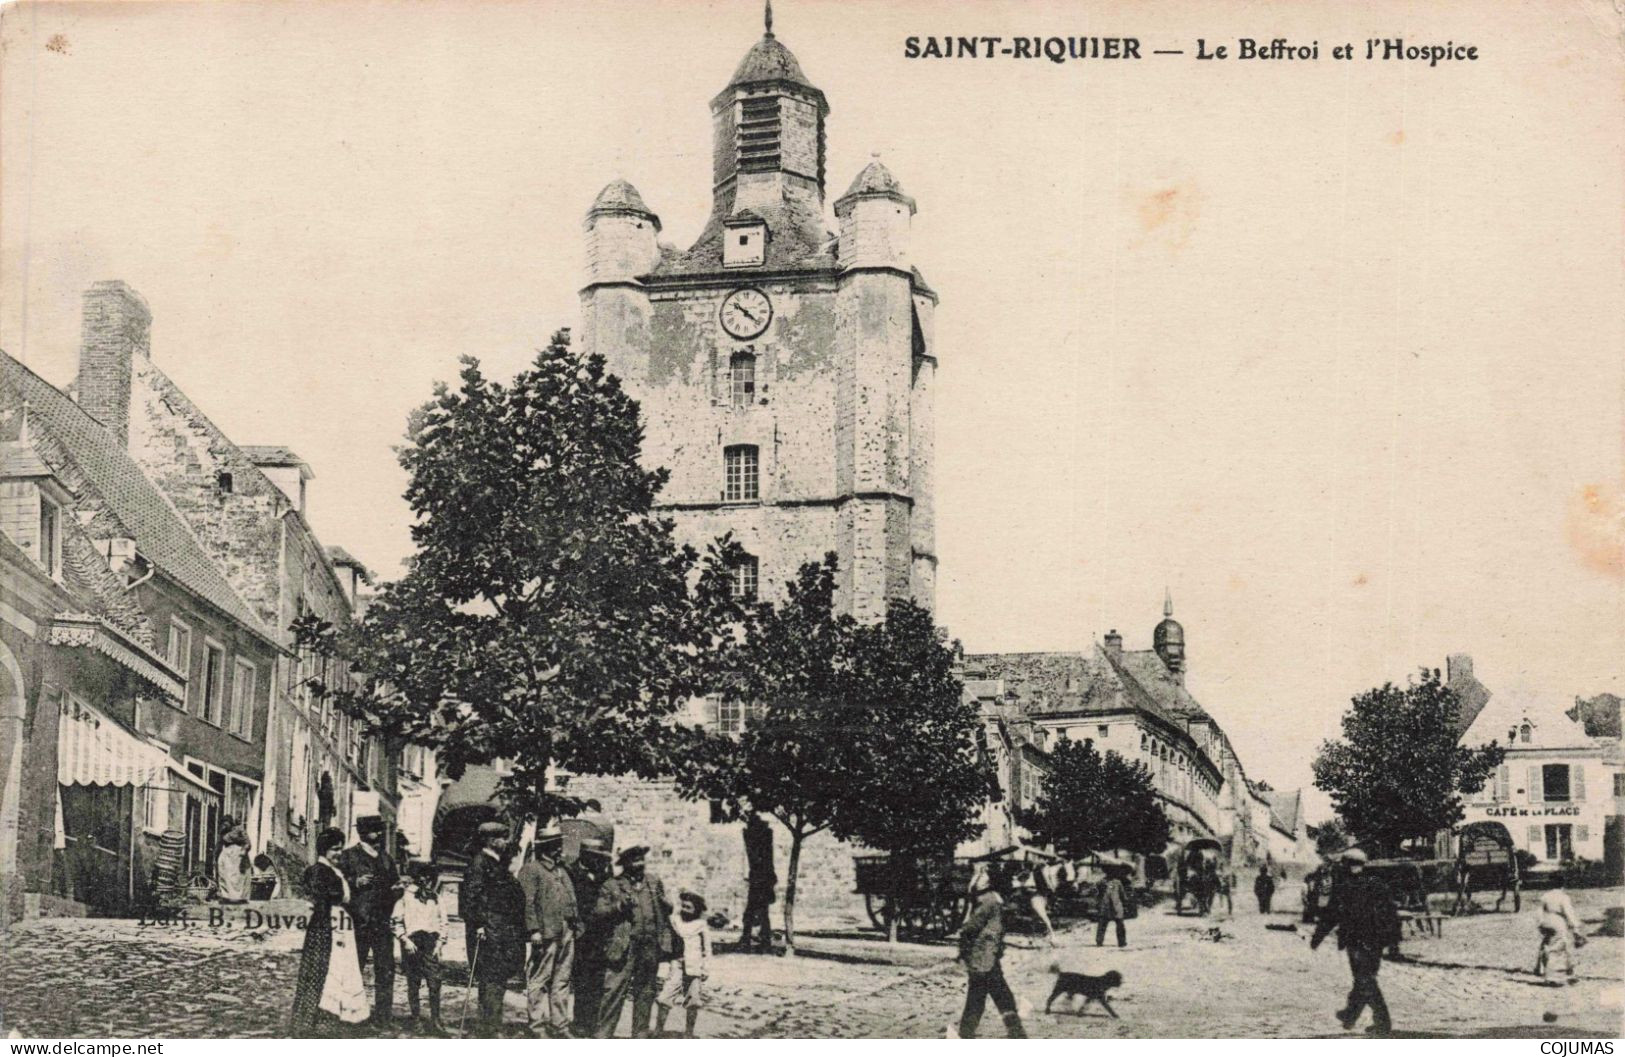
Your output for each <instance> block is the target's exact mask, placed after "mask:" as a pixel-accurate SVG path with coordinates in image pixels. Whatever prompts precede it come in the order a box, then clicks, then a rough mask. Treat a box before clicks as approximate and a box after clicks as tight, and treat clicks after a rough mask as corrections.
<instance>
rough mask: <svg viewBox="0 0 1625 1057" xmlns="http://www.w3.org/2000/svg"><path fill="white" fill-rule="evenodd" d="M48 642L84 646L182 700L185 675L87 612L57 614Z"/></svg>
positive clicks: (160, 690) (162, 691)
mask: <svg viewBox="0 0 1625 1057" xmlns="http://www.w3.org/2000/svg"><path fill="white" fill-rule="evenodd" d="M48 641H49V642H50V644H51V645H53V646H78V647H87V648H89V649H93V650H99V651H100V652H102V653H104V654H106V655H107V656H109V657H111V658H112V659H113V660H115V661H117V662H118V663H119V664H121V665H123V666H124V667H125V668H128V669H129V670H130V671H132V672H134V673H135V674H136V675H138V676H140V677H141V678H142V679H144V680H146V681H147V682H148V683H150V684H151V685H152V686H153V687H155V688H156V689H157V690H158V691H159V692H161V693H163V694H167V695H168V696H169V697H170V698H172V699H174V700H176V701H182V700H185V697H186V685H185V677H184V676H182V675H181V674H180V673H179V672H176V671H175V670H174V669H173V668H171V667H169V663H168V662H167V661H165V660H164V659H163V658H161V657H159V656H158V655H157V654H155V653H153V652H152V651H151V650H149V649H147V648H146V647H145V646H142V645H141V644H140V643H138V642H133V641H131V639H130V638H129V637H128V636H126V635H125V634H124V633H123V632H122V631H120V630H119V629H118V628H116V627H114V626H113V625H111V624H109V623H108V622H107V621H105V620H103V619H101V618H100V617H97V616H93V615H91V614H89V613H59V614H58V615H57V617H56V619H55V620H54V621H52V623H51V630H50V633H49V636H48Z"/></svg>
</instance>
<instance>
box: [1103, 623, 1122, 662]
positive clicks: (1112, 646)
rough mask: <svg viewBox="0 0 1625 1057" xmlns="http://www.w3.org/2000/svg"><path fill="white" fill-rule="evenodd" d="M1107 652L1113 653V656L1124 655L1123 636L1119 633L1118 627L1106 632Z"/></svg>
mask: <svg viewBox="0 0 1625 1057" xmlns="http://www.w3.org/2000/svg"><path fill="white" fill-rule="evenodd" d="M1106 652H1107V653H1109V654H1111V655H1112V656H1113V657H1121V656H1122V655H1123V636H1121V635H1119V634H1118V633H1117V629H1116V628H1113V629H1111V630H1110V631H1108V632H1106Z"/></svg>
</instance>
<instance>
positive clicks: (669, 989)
mask: <svg viewBox="0 0 1625 1057" xmlns="http://www.w3.org/2000/svg"><path fill="white" fill-rule="evenodd" d="M678 903H679V906H678V910H677V916H676V917H674V918H673V919H672V922H671V927H672V931H674V932H675V933H676V934H677V950H676V951H674V952H673V957H672V960H671V961H670V962H668V963H666V978H665V980H663V981H662V982H661V986H660V994H659V996H658V997H656V999H655V1006H656V1010H657V1013H656V1020H655V1034H656V1035H660V1034H662V1033H663V1032H665V1030H666V1015H667V1014H668V1013H670V1012H671V1011H672V1009H673V1008H674V1007H676V1006H682V1007H683V1009H684V1011H685V1012H686V1013H687V1015H688V1023H687V1026H686V1027H685V1028H684V1031H683V1037H684V1038H689V1039H692V1038H693V1037H694V1022H695V1021H696V1020H698V1019H699V1015H700V1007H701V1006H703V1005H705V977H706V972H707V971H706V968H705V960H706V957H707V956H708V955H709V954H710V953H711V934H710V932H709V931H707V930H706V926H705V899H704V898H703V897H701V896H700V895H698V894H697V893H694V892H684V893H683V894H682V895H681V896H680V897H679V898H678Z"/></svg>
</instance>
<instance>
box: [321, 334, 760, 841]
mask: <svg viewBox="0 0 1625 1057" xmlns="http://www.w3.org/2000/svg"><path fill="white" fill-rule="evenodd" d="M462 365H463V366H462V372H461V376H460V379H459V384H458V385H457V386H456V387H455V388H452V387H448V386H445V385H438V386H436V388H435V392H434V398H433V399H432V400H430V401H429V402H428V403H427V404H426V405H424V406H423V407H422V408H420V409H419V410H418V411H416V412H415V413H414V414H413V415H412V417H411V420H410V423H409V429H408V434H407V438H406V443H405V444H404V445H403V446H402V447H401V448H399V449H398V451H397V454H398V456H399V459H400V463H401V466H402V467H403V468H405V470H406V471H407V474H408V476H409V483H408V486H407V490H406V499H407V501H408V503H409V504H410V505H411V508H412V512H413V514H414V515H415V519H416V520H415V522H414V524H413V525H412V540H413V543H414V544H415V548H416V549H415V552H414V553H413V555H412V556H411V558H410V559H409V562H408V565H407V572H406V575H405V576H403V577H402V578H401V579H399V580H397V581H395V582H393V583H390V584H388V585H386V586H385V587H384V588H383V589H382V590H381V591H380V593H379V595H378V597H377V598H376V600H375V601H373V602H372V603H371V605H370V607H369V608H368V610H367V612H366V614H365V617H364V619H363V620H361V621H360V622H359V623H358V624H357V626H356V627H355V628H354V629H353V631H352V632H350V633H349V634H348V635H347V636H346V638H345V640H344V641H343V642H334V641H333V633H332V629H331V628H326V627H321V626H315V627H312V626H310V624H309V622H307V623H306V626H304V627H302V628H300V629H298V630H299V631H300V637H301V642H302V643H303V644H305V645H307V646H315V647H316V648H328V649H333V650H335V651H336V652H339V653H341V654H342V655H343V656H344V658H345V659H346V660H347V661H348V663H349V664H350V666H351V667H352V668H353V669H354V670H355V671H357V672H360V673H364V679H365V681H364V683H363V684H362V686H361V687H360V689H359V690H358V691H357V692H355V693H353V694H350V695H348V697H347V700H343V701H341V704H343V705H346V706H347V707H348V708H349V709H351V710H352V711H356V712H361V713H365V714H366V715H368V716H369V718H371V719H372V720H373V722H374V724H375V726H377V727H379V728H381V729H383V730H385V731H386V732H391V733H396V734H402V735H406V736H409V737H411V738H413V739H414V740H417V741H420V742H424V743H427V744H430V745H433V746H435V747H436V748H437V750H438V752H439V755H440V759H441V762H442V764H443V765H444V766H446V767H447V768H448V769H449V770H450V772H451V773H452V774H453V775H454V776H455V775H457V774H460V773H461V770H462V768H463V767H464V766H466V765H467V764H470V763H484V762H489V761H491V760H493V759H497V758H501V759H503V760H504V761H506V762H507V763H508V764H509V765H510V766H511V768H512V774H511V775H509V776H508V777H507V778H505V779H504V793H505V796H506V797H507V799H508V801H509V804H510V807H511V808H512V809H513V810H515V811H517V812H520V813H524V814H535V815H538V816H541V817H556V816H557V815H559V814H561V813H564V814H570V813H573V812H574V811H575V810H577V809H578V808H579V805H578V804H576V803H575V802H574V801H573V800H571V799H569V798H561V797H558V796H556V795H554V794H552V793H550V792H548V790H547V782H548V777H549V773H550V770H551V768H553V767H555V766H557V767H563V768H567V769H569V770H572V771H576V772H580V773H596V774H626V773H631V774H637V775H640V776H644V777H653V776H656V775H660V774H666V773H670V771H671V770H672V767H673V755H674V752H676V751H677V750H678V749H679V748H680V745H681V736H680V732H678V731H677V730H676V729H675V728H674V727H673V725H672V724H671V723H670V722H669V720H670V719H671V717H672V716H673V715H674V714H675V713H676V712H677V711H678V710H679V709H680V708H682V707H684V706H685V705H686V703H687V701H688V700H689V699H690V698H691V697H692V696H693V695H695V694H698V693H703V692H704V690H705V687H706V685H707V681H708V678H709V677H708V675H707V665H708V664H709V662H710V661H711V660H712V659H713V658H714V657H715V656H716V655H717V648H718V645H719V643H721V642H722V641H723V640H724V638H725V637H726V636H727V635H728V634H729V631H728V628H729V625H730V622H731V621H733V620H735V619H737V618H738V617H739V615H740V614H739V611H738V608H737V606H736V605H735V604H734V603H733V601H732V600H731V598H730V578H729V571H728V568H727V565H728V563H729V562H730V561H731V560H733V559H734V558H735V557H736V554H735V550H734V548H733V547H732V545H731V544H727V543H726V542H725V541H724V542H719V543H718V544H717V545H714V546H713V547H712V548H711V550H710V552H709V554H708V555H707V557H706V558H705V560H703V561H702V560H701V558H700V556H699V555H698V553H697V552H696V551H695V550H694V549H693V548H690V547H687V546H679V545H678V544H677V543H676V542H675V541H674V539H673V536H672V526H671V523H670V522H669V521H666V520H663V519H660V518H658V517H656V516H654V515H653V513H652V509H653V504H654V500H655V496H656V494H657V493H658V492H659V490H660V488H661V487H662V485H663V484H664V483H665V480H666V474H665V471H663V470H658V471H647V470H644V469H643V468H642V467H641V466H640V465H639V462H638V456H639V450H640V447H641V444H642V439H643V433H642V428H641V426H640V425H639V423H638V406H637V404H636V402H635V401H634V400H633V399H632V398H631V397H630V396H629V395H628V394H626V393H625V392H624V391H623V390H622V388H621V385H620V382H619V380H618V379H616V378H615V377H614V376H613V375H610V374H608V373H607V372H606V371H605V368H604V360H603V358H602V357H599V356H592V357H584V356H582V355H580V354H578V353H576V352H575V351H574V350H572V349H571V348H570V342H569V332H568V331H559V332H557V333H555V334H554V335H553V338H552V340H551V341H550V342H549V344H548V346H547V348H545V349H543V350H541V351H539V352H538V353H537V355H536V357H535V360H534V362H533V363H532V364H531V366H530V367H528V368H527V369H525V370H523V371H521V372H520V373H519V374H518V375H517V376H516V377H515V378H514V379H513V381H512V382H511V383H508V384H503V383H501V382H498V381H495V380H493V379H491V378H488V377H486V376H485V374H484V373H482V371H481V369H480V365H479V363H478V361H477V360H474V359H472V358H466V357H465V358H464V359H463V361H462Z"/></svg>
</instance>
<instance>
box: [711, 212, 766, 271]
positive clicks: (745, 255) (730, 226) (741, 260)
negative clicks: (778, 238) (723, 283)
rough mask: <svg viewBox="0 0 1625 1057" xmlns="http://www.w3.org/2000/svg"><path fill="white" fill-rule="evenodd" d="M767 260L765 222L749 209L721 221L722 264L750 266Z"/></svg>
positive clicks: (727, 266) (724, 265)
mask: <svg viewBox="0 0 1625 1057" xmlns="http://www.w3.org/2000/svg"><path fill="white" fill-rule="evenodd" d="M766 262H767V222H766V221H764V220H763V219H762V218H761V217H759V216H757V215H756V214H755V213H752V212H750V211H749V210H743V211H741V212H738V213H735V214H734V215H733V216H731V217H729V218H728V219H727V220H726V221H724V222H723V228H722V266H723V267H724V268H750V267H755V266H758V265H761V264H765V263H766Z"/></svg>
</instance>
